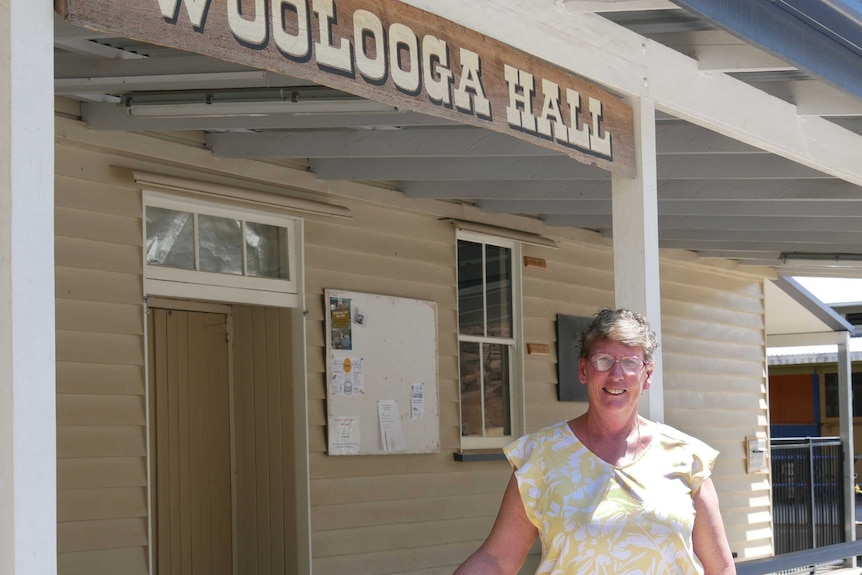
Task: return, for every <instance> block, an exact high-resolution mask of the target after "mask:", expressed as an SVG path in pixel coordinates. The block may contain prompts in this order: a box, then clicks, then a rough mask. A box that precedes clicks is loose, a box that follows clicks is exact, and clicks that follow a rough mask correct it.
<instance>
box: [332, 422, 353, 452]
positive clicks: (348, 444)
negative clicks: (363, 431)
mask: <svg viewBox="0 0 862 575" xmlns="http://www.w3.org/2000/svg"><path fill="white" fill-rule="evenodd" d="M329 454H330V455H359V416H358V415H333V416H331V417H330V418H329Z"/></svg>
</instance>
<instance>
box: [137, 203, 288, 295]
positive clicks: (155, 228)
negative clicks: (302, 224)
mask: <svg viewBox="0 0 862 575" xmlns="http://www.w3.org/2000/svg"><path fill="white" fill-rule="evenodd" d="M144 205H145V218H144V225H145V226H146V229H145V230H144V235H145V237H146V245H145V254H144V255H145V265H144V279H145V286H144V289H145V290H146V292H147V293H148V294H152V295H160V296H168V297H196V298H201V299H207V300H213V301H238V302H243V303H253V304H267V305H276V306H286V307H294V306H295V305H298V298H297V297H296V296H297V281H296V274H297V270H296V265H297V262H298V261H299V259H298V258H297V257H295V256H294V255H292V252H293V253H296V250H297V249H298V245H299V244H298V243H297V242H298V241H299V240H298V239H297V225H298V222H299V220H296V219H295V218H291V217H289V216H282V215H274V214H270V213H266V212H263V211H258V210H252V209H248V208H245V207H230V206H222V205H219V204H216V203H211V202H207V201H201V200H198V199H190V198H188V199H187V198H177V197H173V196H168V195H166V194H161V193H158V192H151V191H145V193H144Z"/></svg>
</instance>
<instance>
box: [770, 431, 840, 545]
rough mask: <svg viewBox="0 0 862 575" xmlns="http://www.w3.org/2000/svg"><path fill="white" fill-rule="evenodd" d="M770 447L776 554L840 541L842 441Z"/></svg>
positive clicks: (792, 441) (784, 442)
mask: <svg viewBox="0 0 862 575" xmlns="http://www.w3.org/2000/svg"><path fill="white" fill-rule="evenodd" d="M770 447H771V456H772V505H773V527H774V538H775V554H776V555H778V554H781V553H791V552H794V551H803V550H806V549H816V548H818V547H824V546H827V545H833V544H836V543H842V542H844V540H845V531H844V487H843V483H844V479H843V476H842V474H843V462H842V459H843V454H842V449H841V439H840V438H837V437H805V438H782V439H773V440H772V441H771V444H770Z"/></svg>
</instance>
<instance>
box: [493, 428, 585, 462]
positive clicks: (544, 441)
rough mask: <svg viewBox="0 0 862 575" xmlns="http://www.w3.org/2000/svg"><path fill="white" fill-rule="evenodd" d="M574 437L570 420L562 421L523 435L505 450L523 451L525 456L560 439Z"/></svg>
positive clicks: (508, 451)
mask: <svg viewBox="0 0 862 575" xmlns="http://www.w3.org/2000/svg"><path fill="white" fill-rule="evenodd" d="M573 437H574V434H573V433H572V431H571V429H570V428H569V422H568V421H561V422H559V423H555V424H554V425H549V426H548V427H543V428H541V429H539V430H537V431H534V432H532V433H527V434H526V435H522V436H521V437H519V438H518V439H516V440H515V441H513V442H512V443H510V444H509V445H507V446H506V447H505V448H504V450H505V451H506V452H507V453H513V452H514V453H521V454H522V456H523V457H527V456H528V455H529V453H530V452H532V451H534V450H537V449H539V450H541V449H542V448H545V447H549V446H551V445H554V444H557V443H558V442H560V441H568V440H570V439H571V438H573Z"/></svg>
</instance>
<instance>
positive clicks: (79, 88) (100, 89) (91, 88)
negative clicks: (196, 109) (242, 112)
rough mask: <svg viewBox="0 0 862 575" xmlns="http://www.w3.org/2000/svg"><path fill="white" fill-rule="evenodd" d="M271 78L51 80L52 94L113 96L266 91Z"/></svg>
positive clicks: (257, 74) (255, 73) (259, 74)
mask: <svg viewBox="0 0 862 575" xmlns="http://www.w3.org/2000/svg"><path fill="white" fill-rule="evenodd" d="M273 76H276V75H274V74H270V73H268V72H264V71H261V70H248V71H242V72H212V73H203V74H172V75H168V76H107V77H90V78H59V79H56V80H54V94H56V95H58V96H62V95H67V94H82V93H96V94H104V93H108V94H112V93H113V94H115V93H124V92H130V91H133V90H147V91H153V90H196V89H197V90H199V89H207V90H219V89H223V88H264V87H266V88H269V87H272V86H273V85H277V83H275V84H274V82H273V80H274V79H275V78H273Z"/></svg>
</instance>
